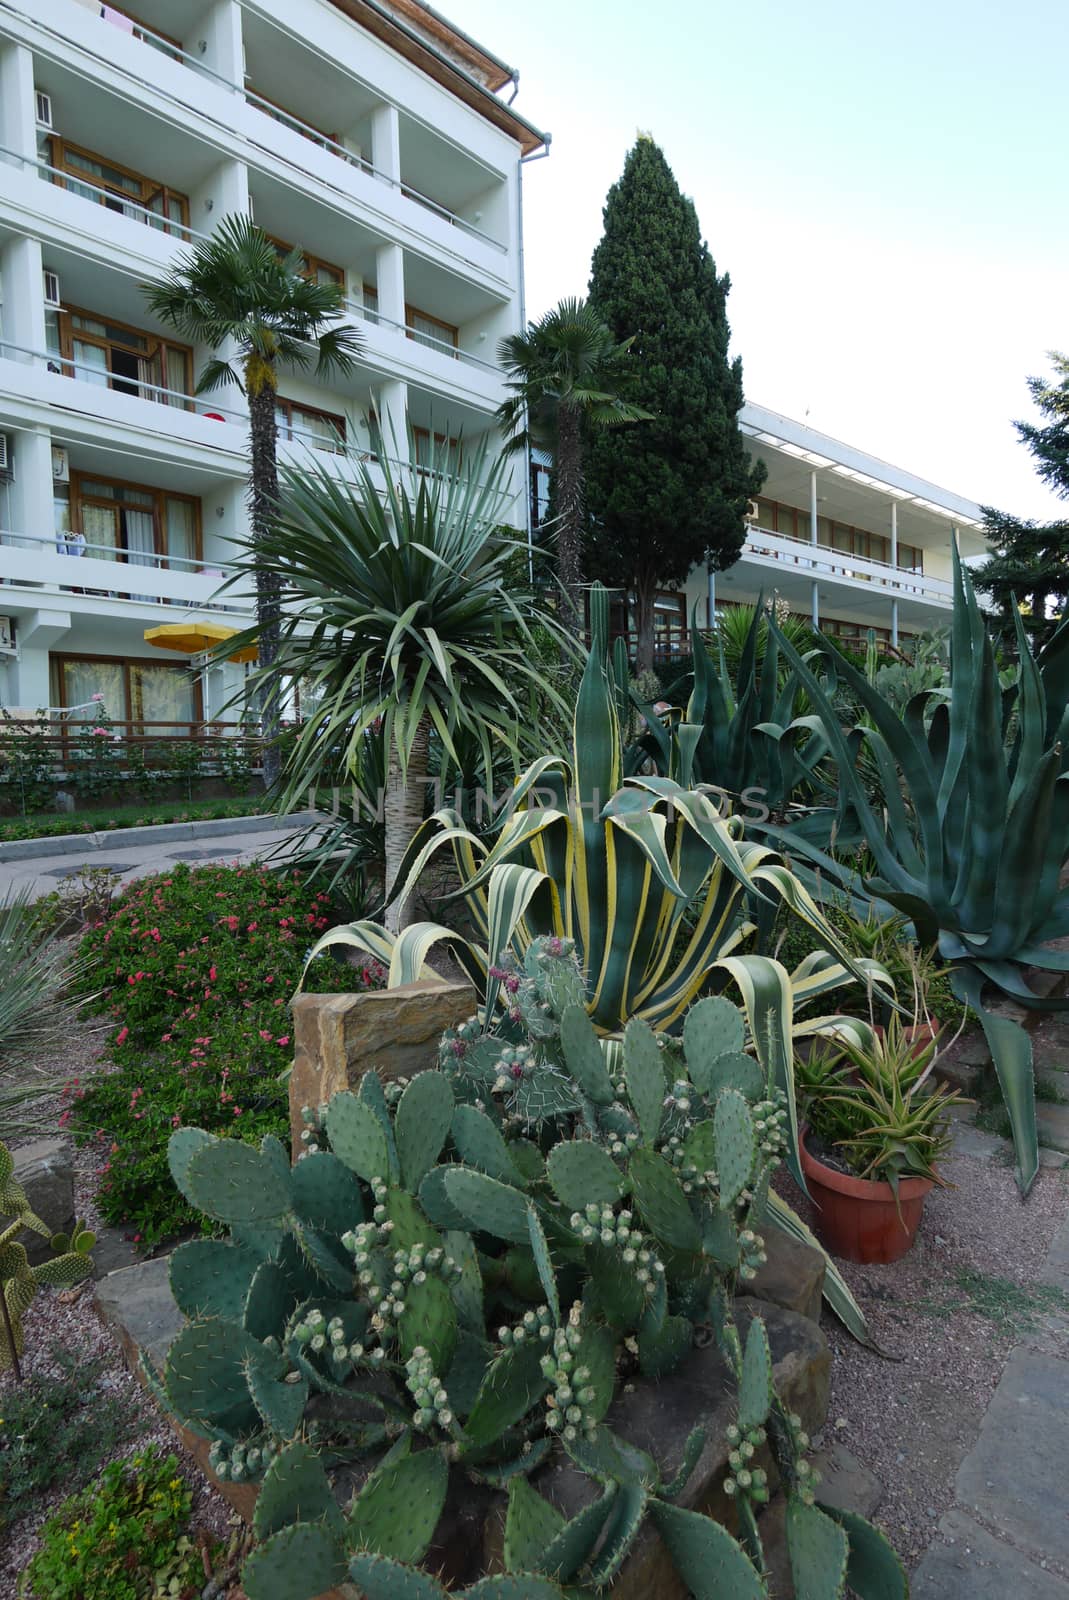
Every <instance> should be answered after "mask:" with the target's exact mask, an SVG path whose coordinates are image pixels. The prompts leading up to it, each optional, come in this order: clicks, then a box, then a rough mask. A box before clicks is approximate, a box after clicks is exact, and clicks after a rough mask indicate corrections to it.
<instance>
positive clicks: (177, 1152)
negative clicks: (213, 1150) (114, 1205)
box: [0, 1128, 218, 1205]
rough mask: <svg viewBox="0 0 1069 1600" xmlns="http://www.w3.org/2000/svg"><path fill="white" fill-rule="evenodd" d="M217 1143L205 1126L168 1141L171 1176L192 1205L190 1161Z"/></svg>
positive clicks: (176, 1133) (183, 1131) (178, 1130)
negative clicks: (189, 1178)
mask: <svg viewBox="0 0 1069 1600" xmlns="http://www.w3.org/2000/svg"><path fill="white" fill-rule="evenodd" d="M217 1143H218V1140H217V1139H216V1136H215V1134H214V1133H206V1132H205V1131H204V1129H203V1128H176V1129H175V1131H174V1133H172V1134H171V1137H170V1138H169V1139H168V1141H167V1165H168V1166H169V1167H170V1169H171V1177H172V1178H173V1179H174V1181H175V1186H176V1187H177V1188H178V1189H180V1190H181V1192H182V1193H183V1194H184V1195H185V1197H186V1199H187V1200H189V1201H190V1204H191V1205H196V1203H197V1202H196V1201H195V1200H192V1199H191V1198H190V1193H189V1190H188V1189H187V1188H186V1174H187V1172H188V1171H189V1163H190V1162H191V1161H192V1159H193V1157H194V1156H195V1155H196V1153H197V1151H198V1150H203V1149H204V1147H205V1146H206V1145H209V1144H217ZM0 1148H2V1147H0Z"/></svg>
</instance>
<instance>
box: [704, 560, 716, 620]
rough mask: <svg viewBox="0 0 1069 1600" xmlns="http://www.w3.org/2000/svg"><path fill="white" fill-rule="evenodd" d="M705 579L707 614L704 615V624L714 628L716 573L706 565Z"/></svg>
mask: <svg viewBox="0 0 1069 1600" xmlns="http://www.w3.org/2000/svg"><path fill="white" fill-rule="evenodd" d="M705 581H706V602H705V605H706V612H707V616H706V619H705V620H706V626H707V627H709V628H715V627H716V573H715V572H714V571H713V569H712V567H707V568H706V572H705Z"/></svg>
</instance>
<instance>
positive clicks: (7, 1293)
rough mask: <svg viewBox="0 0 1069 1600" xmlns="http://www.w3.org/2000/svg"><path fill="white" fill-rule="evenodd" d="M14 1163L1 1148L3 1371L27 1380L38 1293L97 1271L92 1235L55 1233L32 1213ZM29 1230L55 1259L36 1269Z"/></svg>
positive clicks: (80, 1230)
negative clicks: (26, 1325)
mask: <svg viewBox="0 0 1069 1600" xmlns="http://www.w3.org/2000/svg"><path fill="white" fill-rule="evenodd" d="M14 1173H15V1162H14V1159H13V1157H12V1155H11V1152H10V1150H8V1148H7V1146H6V1145H5V1144H0V1372H4V1371H6V1369H7V1368H8V1367H11V1368H13V1369H14V1373H15V1378H16V1380H17V1381H21V1379H22V1368H21V1366H20V1364H19V1356H20V1355H21V1354H22V1352H23V1349H24V1334H23V1330H22V1316H23V1313H24V1312H25V1310H26V1309H27V1307H28V1306H30V1305H31V1304H32V1302H33V1299H34V1296H35V1295H36V1293H37V1291H38V1289H40V1288H42V1287H44V1286H46V1285H48V1286H51V1287H53V1288H60V1289H65V1288H69V1287H70V1285H71V1284H74V1283H80V1282H81V1280H82V1279H83V1278H87V1277H88V1276H89V1273H90V1272H91V1271H92V1263H91V1262H90V1260H89V1252H90V1251H91V1250H92V1248H93V1245H94V1243H95V1242H96V1241H95V1237H94V1235H93V1234H91V1233H89V1232H88V1231H87V1230H86V1229H84V1228H83V1227H81V1225H80V1224H79V1223H75V1226H74V1232H73V1233H72V1234H70V1235H68V1234H65V1233H56V1234H53V1233H52V1231H51V1229H50V1228H49V1227H48V1225H47V1224H46V1223H44V1222H42V1221H41V1219H40V1217H38V1216H36V1215H35V1214H34V1212H32V1211H31V1210H30V1203H29V1201H28V1200H27V1198H26V1191H25V1189H23V1187H22V1185H21V1184H20V1183H16V1181H15V1176H14ZM25 1228H28V1229H29V1230H30V1231H31V1232H32V1233H39V1234H41V1235H43V1237H44V1238H46V1239H49V1238H51V1244H52V1249H53V1251H54V1254H53V1255H52V1256H51V1258H50V1259H49V1260H47V1261H41V1262H39V1263H38V1264H37V1265H36V1266H33V1267H31V1266H30V1263H29V1259H28V1257H27V1255H26V1247H25V1245H22V1244H20V1243H19V1242H18V1238H19V1234H20V1233H22V1231H23V1229H25Z"/></svg>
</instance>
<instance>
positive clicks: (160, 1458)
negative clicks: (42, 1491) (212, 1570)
mask: <svg viewBox="0 0 1069 1600" xmlns="http://www.w3.org/2000/svg"><path fill="white" fill-rule="evenodd" d="M192 1502H193V1497H192V1494H191V1493H190V1489H189V1485H188V1484H187V1483H186V1481H185V1479H184V1478H182V1477H181V1476H180V1474H179V1470H178V1460H177V1457H175V1456H173V1455H171V1456H164V1455H162V1454H161V1453H160V1451H158V1450H157V1449H156V1448H155V1447H154V1446H150V1447H149V1448H148V1449H147V1450H144V1451H142V1452H140V1453H139V1454H138V1455H135V1456H132V1457H131V1458H130V1459H129V1460H128V1461H113V1462H111V1463H110V1465H109V1466H107V1467H105V1468H104V1471H103V1473H102V1474H101V1477H100V1480H99V1482H98V1483H96V1484H94V1485H93V1486H92V1487H91V1488H89V1489H86V1490H84V1491H83V1492H82V1493H81V1494H77V1495H73V1496H72V1497H71V1498H70V1499H68V1500H65V1501H64V1502H63V1504H62V1505H61V1506H60V1508H59V1510H58V1511H57V1512H56V1513H55V1514H54V1515H53V1516H51V1517H49V1519H48V1521H47V1522H46V1523H45V1526H44V1530H43V1532H42V1534H41V1547H40V1549H39V1550H38V1552H37V1554H36V1555H35V1556H34V1558H33V1560H32V1561H31V1562H30V1564H29V1566H28V1567H27V1569H26V1571H25V1573H24V1574H23V1576H22V1579H21V1580H20V1584H19V1593H20V1595H25V1596H33V1600H89V1597H90V1596H91V1597H92V1600H154V1597H156V1596H158V1595H161V1594H168V1593H172V1594H173V1593H178V1594H184V1593H187V1592H188V1593H196V1592H198V1588H199V1585H200V1584H201V1583H202V1582H203V1578H204V1568H203V1564H202V1562H201V1559H200V1554H199V1551H198V1550H197V1548H196V1546H195V1545H194V1544H192V1543H191V1542H190V1541H189V1539H188V1538H185V1536H184V1533H183V1530H184V1529H185V1527H186V1524H187V1523H188V1521H189V1514H190V1511H191V1509H192ZM183 1539H184V1544H183V1545H182V1547H181V1550H180V1551H179V1542H180V1540H183ZM176 1556H177V1560H176ZM161 1575H162V1577H163V1578H164V1579H165V1580H166V1582H167V1584H168V1585H171V1583H172V1580H173V1579H174V1578H176V1577H177V1578H179V1579H180V1580H181V1582H180V1587H179V1588H178V1589H177V1590H175V1589H174V1588H173V1587H170V1588H166V1589H165V1588H161V1587H160V1586H159V1579H160V1577H161ZM194 1585H195V1586H197V1587H192V1586H194Z"/></svg>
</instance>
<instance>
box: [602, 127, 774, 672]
mask: <svg viewBox="0 0 1069 1600" xmlns="http://www.w3.org/2000/svg"><path fill="white" fill-rule="evenodd" d="M604 219H605V231H604V233H603V235H602V239H601V242H600V244H599V245H598V246H597V249H596V250H595V251H594V260H593V265H592V268H591V276H590V303H591V305H592V306H593V307H594V309H595V310H596V311H597V312H598V314H599V315H600V316H601V317H602V319H603V320H604V321H605V322H606V323H607V324H608V326H609V329H610V331H611V332H612V333H613V334H614V336H615V337H616V339H618V340H623V339H627V338H630V337H631V336H632V335H634V342H633V344H632V346H631V351H630V361H629V364H630V365H631V366H632V367H633V370H634V381H633V388H632V389H631V390H630V391H629V394H630V396H631V398H632V399H633V400H634V401H635V402H636V403H637V404H638V405H640V406H643V407H645V409H646V410H647V411H649V412H650V413H651V414H652V420H651V421H649V422H640V423H637V424H636V425H635V426H634V427H630V428H626V429H622V430H614V431H612V432H605V431H603V432H601V433H599V434H598V435H596V436H593V435H592V436H591V437H590V439H589V443H588V454H587V457H586V460H587V504H588V506H589V510H590V518H591V527H590V532H589V547H588V556H587V570H588V574H589V575H590V576H592V577H593V576H596V577H599V578H600V579H601V580H602V581H603V582H604V583H606V584H608V585H610V586H612V587H618V588H623V589H626V590H630V591H631V592H632V594H633V595H634V601H635V612H636V623H637V631H638V650H637V656H638V666H639V668H640V669H643V668H646V667H649V666H650V665H651V664H652V661H653V645H654V638H653V616H654V601H655V599H656V594H657V591H658V589H662V588H664V587H666V586H671V585H675V584H680V583H682V582H683V581H684V580H685V579H686V576H687V574H688V572H689V571H690V570H691V568H692V567H693V566H694V565H695V564H696V563H698V562H704V561H706V560H707V561H708V562H709V564H710V566H711V567H712V568H713V569H714V570H715V571H723V570H724V569H725V568H726V567H730V566H732V565H733V564H734V562H736V561H737V560H738V558H739V556H740V554H741V552H742V547H743V544H744V543H745V540H746V526H745V523H744V520H743V518H744V514H745V511H746V502H747V500H748V499H750V498H751V497H752V496H753V495H755V494H757V492H758V490H759V489H760V487H761V485H762V483H763V482H764V478H765V469H764V466H763V465H762V464H761V463H760V462H753V461H751V459H750V456H749V454H748V452H747V450H746V446H745V442H744V440H743V436H742V432H741V430H740V428H739V424H738V413H739V411H740V409H741V407H742V403H743V391H742V362H741V360H740V359H739V358H738V357H737V356H736V358H735V359H734V361H732V360H730V359H729V357H728V344H729V339H730V329H729V327H728V320H727V296H728V290H729V289H730V287H731V285H730V281H729V279H728V277H727V275H726V274H725V275H724V276H723V277H718V276H717V272H716V266H715V264H714V262H713V259H712V257H711V256H710V254H709V250H708V248H707V246H706V244H705V242H704V240H703V239H702V236H701V229H700V227H699V224H698V214H697V212H696V211H695V209H694V204H693V202H692V201H690V200H688V199H687V198H686V197H685V196H684V195H683V194H681V192H680V189H679V185H678V184H677V183H676V180H675V178H674V176H673V174H672V169H671V168H670V167H669V165H668V163H667V161H666V160H665V158H664V154H663V152H662V151H661V150H660V149H659V147H658V146H657V145H656V144H655V143H654V142H653V140H652V139H651V138H649V137H648V136H646V135H641V136H640V137H639V138H638V140H637V141H636V143H635V146H634V148H633V149H632V150H631V152H630V153H629V155H628V157H627V160H626V162H625V164H624V170H623V175H622V176H621V178H620V180H619V182H618V183H616V184H615V185H614V186H613V188H612V189H610V191H609V196H608V199H607V201H606V203H605V211H604Z"/></svg>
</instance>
